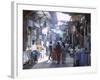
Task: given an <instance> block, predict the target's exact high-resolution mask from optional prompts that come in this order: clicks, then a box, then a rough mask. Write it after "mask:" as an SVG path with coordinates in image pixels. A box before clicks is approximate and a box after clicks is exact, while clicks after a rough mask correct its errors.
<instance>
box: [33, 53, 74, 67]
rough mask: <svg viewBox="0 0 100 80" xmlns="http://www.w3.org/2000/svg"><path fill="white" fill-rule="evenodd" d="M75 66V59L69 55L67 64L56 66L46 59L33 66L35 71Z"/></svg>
mask: <svg viewBox="0 0 100 80" xmlns="http://www.w3.org/2000/svg"><path fill="white" fill-rule="evenodd" d="M73 64H74V60H73V58H71V57H70V56H69V55H68V56H67V57H66V64H56V63H52V61H48V58H47V57H46V58H44V60H42V61H40V62H39V63H38V64H35V65H33V67H32V68H33V69H38V68H57V67H72V66H73Z"/></svg>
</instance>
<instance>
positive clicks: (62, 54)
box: [48, 41, 67, 64]
mask: <svg viewBox="0 0 100 80" xmlns="http://www.w3.org/2000/svg"><path fill="white" fill-rule="evenodd" d="M66 53H67V46H66V44H65V42H63V41H57V42H55V43H53V42H52V41H50V44H49V57H48V60H52V62H53V63H57V64H60V63H62V64H65V63H66Z"/></svg>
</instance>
